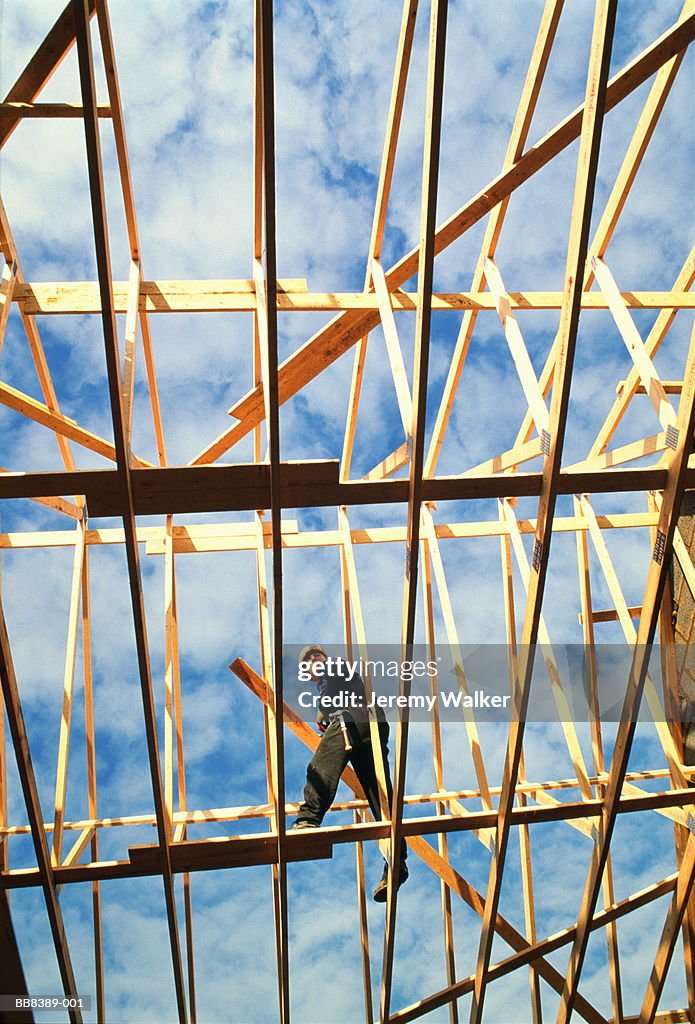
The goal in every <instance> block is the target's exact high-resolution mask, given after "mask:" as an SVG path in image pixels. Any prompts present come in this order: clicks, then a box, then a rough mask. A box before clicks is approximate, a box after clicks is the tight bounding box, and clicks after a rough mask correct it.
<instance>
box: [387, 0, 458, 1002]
mask: <svg viewBox="0 0 695 1024" xmlns="http://www.w3.org/2000/svg"><path fill="white" fill-rule="evenodd" d="M447 10H448V3H447V0H432V2H431V10H430V34H429V56H428V66H427V84H426V99H425V129H424V145H423V160H422V193H421V201H420V240H419V245H418V256H417V271H418V276H417V295H418V302H417V314H416V320H415V351H414V356H413V402H412V410H411V412H412V418H411V426H410V431H409V434H410V437H411V438H412V453H411V455H410V467H409V475H408V518H407V540H406V554H405V559H406V560H405V578H404V583H403V607H402V617H401V658H402V659H403V660H405V661H409V660H411V659H412V651H413V642H414V639H415V616H416V608H417V589H418V569H419V556H420V523H421V508H422V499H423V490H422V478H423V470H424V462H425V424H426V411H427V384H428V378H429V372H428V368H429V355H430V341H431V337H430V335H431V326H432V281H433V277H434V257H435V253H436V239H435V234H436V224H437V188H438V183H439V155H440V143H441V129H442V100H443V94H444V61H445V53H446V22H447ZM409 692H410V681H409V680H407V679H404V678H403V677H401V680H400V686H399V693H400V695H401V696H407V695H408V694H409ZM409 724H410V723H409V717H408V715H407V713H406V714H403V713H402V709H399V716H398V724H397V728H396V753H395V767H394V777H393V798H392V804H391V834H390V850H391V857H390V861H389V862H388V888H387V896H386V915H385V922H384V953H383V958H382V968H381V988H380V995H379V1014H380V1019H381V1021H382V1022H385V1021H387V1020H388V1017H389V1012H390V1005H391V987H392V981H393V960H394V952H395V938H396V935H395V933H396V909H397V900H398V874H399V870H400V850H401V841H402V835H403V832H402V827H403V820H402V819H403V796H404V793H405V773H406V758H407V752H408V730H409Z"/></svg>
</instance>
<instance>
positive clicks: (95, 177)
mask: <svg viewBox="0 0 695 1024" xmlns="http://www.w3.org/2000/svg"><path fill="white" fill-rule="evenodd" d="M73 11H74V18H75V35H76V41H77V55H78V63H79V72H80V88H81V92H82V103H83V106H84V108H85V118H84V125H85V141H86V148H87V168H88V173H89V188H90V199H91V207H92V222H93V227H94V242H95V250H96V262H97V270H98V275H99V285H100V290H101V307H102V326H103V332H104V345H105V351H106V367H107V374H108V384H109V396H110V402H111V415H112V420H113V428H114V442H115V448H116V461H117V469H116V475H117V477H118V480H119V486H120V489H121V493H122V495H123V499H124V501H123V507H122V510H121V515H122V516H123V528H124V531H125V547H126V558H127V563H128V578H129V584H130V595H131V608H132V614H133V626H134V631H135V642H136V649H137V659H138V672H139V676H140V686H141V693H142V702H143V714H144V719H145V733H146V738H147V751H148V758H149V768H150V776H151V781H152V791H153V798H154V805H155V812H156V815H157V832H158V838H159V854H158V861H159V868H160V870H161V873H162V879H163V883H164V898H165V905H166V912H167V925H168V931H169V943H170V950H171V961H172V968H173V974H174V986H175V990H176V1003H177V1009H178V1016H179V1020H180V1022H181V1024H187V1018H188V1015H187V1008H186V997H185V987H184V980H183V968H182V963H181V947H180V942H179V933H178V924H177V914H176V900H175V895H174V883H173V875H172V870H171V858H170V854H169V833H170V823H169V822H168V820H167V813H166V805H165V802H164V794H163V790H162V779H161V769H160V764H159V744H158V739H157V726H156V718H155V710H154V693H153V689H152V675H151V670H150V661H149V647H148V642H147V627H146V622H145V607H144V600H143V594H142V581H141V575H140V565H139V555H138V546H137V536H136V530H135V511H134V506H133V494H132V483H131V469H130V460H129V445H128V439H127V434H126V428H125V422H124V410H123V404H122V386H121V373H120V363H119V351H118V337H117V329H116V314H115V311H114V306H113V291H112V284H111V258H110V251H109V238H108V228H107V218H106V197H105V190H104V181H103V167H102V160H101V147H100V140H99V128H98V122H97V114H96V88H95V82H94V63H93V57H92V48H91V38H90V33H89V16H88V10H87V0H73Z"/></svg>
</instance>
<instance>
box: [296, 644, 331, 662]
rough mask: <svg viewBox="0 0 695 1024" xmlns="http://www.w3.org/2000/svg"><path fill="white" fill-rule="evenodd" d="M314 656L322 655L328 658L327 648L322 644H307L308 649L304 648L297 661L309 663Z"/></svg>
mask: <svg viewBox="0 0 695 1024" xmlns="http://www.w3.org/2000/svg"><path fill="white" fill-rule="evenodd" d="M312 654H321V655H323V657H324V658H327V657H328V655H327V654H326V650H325V648H324V647H322V646H321V644H307V645H306V647H302V649H301V651H300V652H299V658H298V659H297V660H298V661H308V660H309V658H310V657H311V655H312Z"/></svg>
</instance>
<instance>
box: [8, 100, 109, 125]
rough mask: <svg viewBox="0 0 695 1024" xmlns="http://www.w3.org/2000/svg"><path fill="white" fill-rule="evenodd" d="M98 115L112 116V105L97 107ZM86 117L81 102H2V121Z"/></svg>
mask: <svg viewBox="0 0 695 1024" xmlns="http://www.w3.org/2000/svg"><path fill="white" fill-rule="evenodd" d="M97 116H98V117H111V107H109V106H100V107H97ZM27 117H29V118H39V117H51V118H54V117H75V118H78V117H80V118H81V117H84V107H82V106H80V104H79V103H20V102H16V103H0V122H2V121H3V120H6V119H7V118H12V119H13V120H16V119H17V118H20V119H22V120H23V119H24V118H27Z"/></svg>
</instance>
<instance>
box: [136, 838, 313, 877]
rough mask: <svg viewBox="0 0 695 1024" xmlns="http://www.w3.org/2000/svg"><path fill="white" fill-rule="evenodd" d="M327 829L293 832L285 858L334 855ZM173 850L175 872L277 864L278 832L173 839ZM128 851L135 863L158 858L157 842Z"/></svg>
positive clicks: (142, 864) (152, 864)
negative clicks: (174, 841)
mask: <svg viewBox="0 0 695 1024" xmlns="http://www.w3.org/2000/svg"><path fill="white" fill-rule="evenodd" d="M325 832H326V830H325V829H311V830H308V829H307V830H305V831H303V832H299V833H296V834H295V833H293V834H292V835H291V836H289V837H288V838H287V840H286V843H287V846H286V849H285V860H288V861H300V860H322V859H326V860H328V859H330V858H331V857H332V856H333V844H332V843H331V842H330V841H329V840H328V837H327V836H326V835H325ZM319 833H324V834H322V835H319ZM170 850H171V866H172V869H173V870H174V871H176V872H182V871H206V870H210V869H214V868H233V867H247V866H249V865H252V864H274V863H275V861H276V859H277V836H276V835H273V833H272V832H262V833H260V834H258V835H245V836H220V837H214V838H212V839H202V840H193V839H185V840H182V841H181V842H179V843H172V844H171V846H170ZM128 854H129V856H130V861H131V863H132V864H133V865H135V866H136V867H155V866H156V864H157V863H158V858H159V846H158V844H156V843H154V844H151V845H143V846H130V847H129V848H128Z"/></svg>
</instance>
